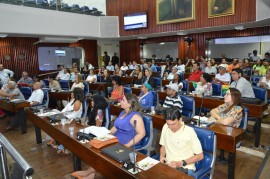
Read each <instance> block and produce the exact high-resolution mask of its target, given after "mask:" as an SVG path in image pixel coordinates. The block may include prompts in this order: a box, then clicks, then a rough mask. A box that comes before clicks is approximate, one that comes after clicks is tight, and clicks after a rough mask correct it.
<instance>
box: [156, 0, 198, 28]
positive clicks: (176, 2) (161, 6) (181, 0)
mask: <svg viewBox="0 0 270 179" xmlns="http://www.w3.org/2000/svg"><path fill="white" fill-rule="evenodd" d="M194 9H195V0H156V19H157V24H168V23H176V22H184V21H191V20H195V10H194Z"/></svg>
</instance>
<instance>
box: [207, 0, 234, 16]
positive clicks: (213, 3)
mask: <svg viewBox="0 0 270 179" xmlns="http://www.w3.org/2000/svg"><path fill="white" fill-rule="evenodd" d="M234 3H235V2H234V0H208V18H214V17H221V16H230V15H234Z"/></svg>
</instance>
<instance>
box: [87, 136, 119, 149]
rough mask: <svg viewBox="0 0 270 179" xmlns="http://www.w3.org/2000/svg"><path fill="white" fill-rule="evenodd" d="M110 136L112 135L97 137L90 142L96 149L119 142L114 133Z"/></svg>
mask: <svg viewBox="0 0 270 179" xmlns="http://www.w3.org/2000/svg"><path fill="white" fill-rule="evenodd" d="M108 136H110V137H109V138H108V137H107V138H106V137H105V139H104V138H96V139H93V140H90V141H89V144H90V145H91V146H93V147H94V148H96V149H100V148H102V147H104V146H106V145H109V144H113V143H117V142H118V139H117V138H116V137H114V136H112V135H108Z"/></svg>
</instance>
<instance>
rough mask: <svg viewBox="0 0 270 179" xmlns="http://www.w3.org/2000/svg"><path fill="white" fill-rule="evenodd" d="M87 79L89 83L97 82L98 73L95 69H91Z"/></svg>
mask: <svg viewBox="0 0 270 179" xmlns="http://www.w3.org/2000/svg"><path fill="white" fill-rule="evenodd" d="M85 81H87V82H88V83H95V82H97V75H95V73H94V70H93V69H91V70H89V75H88V77H87V78H86V80H85Z"/></svg>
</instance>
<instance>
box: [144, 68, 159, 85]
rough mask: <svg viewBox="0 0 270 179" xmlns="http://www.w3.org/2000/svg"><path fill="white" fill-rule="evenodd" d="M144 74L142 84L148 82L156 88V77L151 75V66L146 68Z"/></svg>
mask: <svg viewBox="0 0 270 179" xmlns="http://www.w3.org/2000/svg"><path fill="white" fill-rule="evenodd" d="M144 74H145V76H144V77H143V79H142V84H144V83H148V84H149V85H151V87H152V88H156V85H155V79H154V78H153V77H152V76H151V75H152V70H151V68H146V69H145V72H144Z"/></svg>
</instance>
